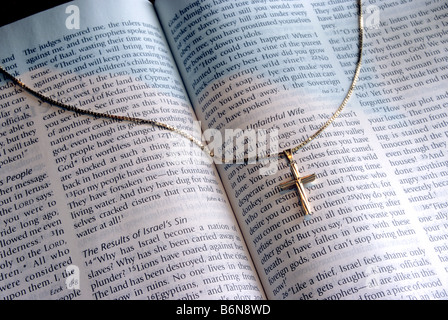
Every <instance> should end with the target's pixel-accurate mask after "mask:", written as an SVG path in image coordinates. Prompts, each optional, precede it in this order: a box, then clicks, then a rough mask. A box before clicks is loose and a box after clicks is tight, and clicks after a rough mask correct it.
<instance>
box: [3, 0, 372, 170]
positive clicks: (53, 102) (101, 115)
mask: <svg viewBox="0 0 448 320" xmlns="http://www.w3.org/2000/svg"><path fill="white" fill-rule="evenodd" d="M361 2H362V1H361V0H358V25H359V39H358V61H357V63H356V69H355V73H354V75H353V79H352V83H351V85H350V87H349V89H348V91H347V94H346V96H345V98H344V99H343V101H342V103H341V104H340V105H339V107H338V108H337V110H336V112H335V113H334V114H333V115H332V116H331V117H330V118H329V119H328V120H327V122H325V123H324V124H323V125H322V126H321V127H320V128H319V129H318V130H317V131H316V132H315V133H313V134H312V135H311V136H309V137H308V138H307V139H306V140H304V141H302V142H301V143H300V144H299V145H297V146H295V147H293V148H288V150H290V152H292V153H295V152H297V151H298V150H300V149H302V148H303V147H305V146H306V145H307V144H308V143H310V142H311V141H313V140H314V139H315V138H317V137H318V136H319V135H320V134H321V133H322V132H323V131H324V130H325V129H326V128H327V127H328V126H329V125H330V124H332V123H333V122H334V121H335V120H336V118H338V117H339V115H340V114H341V113H342V111H343V110H344V108H345V106H346V105H347V103H348V101H349V100H350V97H351V96H352V94H353V91H354V90H355V87H356V83H357V82H358V78H359V73H360V71H361V62H362V52H363V45H364V23H363V14H362V4H361ZM0 72H1V73H3V74H4V75H5V76H6V77H7V78H9V79H10V80H11V81H13V82H14V83H15V84H16V85H18V86H19V87H21V88H22V89H24V90H26V91H28V92H29V93H31V94H32V95H34V96H36V97H37V98H39V99H40V100H42V101H44V102H46V103H48V104H51V105H54V106H57V107H59V108H62V109H65V110H68V111H71V112H76V113H78V114H81V115H86V116H91V117H95V118H106V119H112V120H116V121H126V122H132V123H136V124H141V125H151V126H154V127H158V128H161V129H164V130H169V131H171V132H174V133H176V134H179V135H180V136H182V137H184V138H186V139H188V140H190V141H191V142H192V143H194V144H195V145H197V146H198V147H199V148H201V150H202V151H204V152H206V153H207V154H208V155H209V156H210V157H211V158H215V154H214V152H213V151H211V150H210V149H209V148H208V147H207V145H205V144H204V143H202V141H201V140H199V139H197V138H195V137H194V136H192V135H191V134H189V133H188V132H185V131H182V130H180V129H178V128H176V127H174V126H172V125H169V124H166V123H163V122H160V121H157V120H151V119H141V118H137V117H130V116H120V115H115V114H107V113H101V112H96V111H91V110H84V109H81V108H78V107H75V106H72V105H69V104H66V103H63V102H60V101H58V100H55V99H52V98H50V97H47V96H45V95H43V94H41V93H39V92H37V91H35V90H34V89H32V88H30V87H29V86H27V85H26V84H25V83H23V82H22V81H21V80H20V79H18V78H16V77H14V76H13V75H12V74H10V73H9V72H8V71H6V70H5V69H4V68H3V67H2V66H1V65H0ZM284 156H285V152H284V151H280V152H278V153H276V154H267V155H266V156H264V157H259V156H256V157H254V158H248V157H245V158H244V159H243V160H242V161H243V162H244V163H248V162H254V161H255V162H258V161H259V160H264V159H269V158H281V157H284ZM217 160H219V161H221V162H222V163H238V162H240V159H235V158H234V159H231V160H229V159H226V158H224V157H222V158H220V159H217Z"/></svg>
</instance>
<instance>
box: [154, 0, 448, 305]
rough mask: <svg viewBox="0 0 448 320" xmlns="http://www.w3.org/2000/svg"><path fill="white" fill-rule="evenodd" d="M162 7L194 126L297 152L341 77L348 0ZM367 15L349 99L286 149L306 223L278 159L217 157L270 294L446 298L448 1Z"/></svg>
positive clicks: (346, 61) (337, 97)
mask: <svg viewBox="0 0 448 320" xmlns="http://www.w3.org/2000/svg"><path fill="white" fill-rule="evenodd" d="M174 3H175V4H176V5H174ZM173 7H174V8H173ZM156 9H157V11H158V13H159V15H160V17H161V21H162V25H163V27H164V30H165V34H166V35H167V38H168V40H169V43H170V45H171V48H172V50H173V53H174V56H175V58H176V61H177V63H178V66H179V69H180V71H181V74H182V76H183V78H184V79H188V81H186V87H187V90H188V92H189V95H190V99H191V100H192V102H193V106H194V108H195V111H196V113H197V116H198V119H199V120H200V121H201V123H202V126H203V130H204V132H206V131H207V130H208V129H214V130H218V131H219V132H220V133H221V134H222V135H223V136H225V134H226V133H229V132H230V133H231V134H232V133H233V134H234V136H231V137H230V138H228V139H227V137H226V138H222V141H225V142H226V143H227V142H229V143H227V145H230V146H231V147H232V146H233V145H232V143H231V142H232V139H233V138H235V135H236V136H242V137H243V139H244V140H245V141H246V142H249V143H248V145H249V146H252V149H257V148H258V147H261V146H264V145H268V144H272V143H274V144H275V143H277V144H278V148H279V150H285V149H288V148H293V147H294V146H296V145H298V144H299V143H301V142H302V141H305V140H306V139H308V137H310V136H311V135H312V134H313V133H314V132H316V131H317V130H319V128H321V126H322V125H323V124H324V122H325V121H327V120H328V119H329V118H330V117H331V116H332V114H333V113H334V112H335V111H336V109H337V108H338V106H339V105H340V104H341V102H342V100H343V98H344V97H345V94H346V92H347V91H348V89H349V87H350V86H351V83H352V79H353V74H354V71H355V67H356V62H357V59H358V39H359V28H358V6H357V2H356V1H344V2H341V3H340V2H337V3H336V2H335V1H309V2H306V3H304V2H295V1H252V0H248V1H235V2H227V1H216V0H215V1H170V2H169V3H167V2H164V1H156ZM363 12H364V25H365V26H366V31H365V42H364V61H363V62H364V63H363V65H362V69H361V74H360V79H359V82H358V84H357V87H356V91H355V94H354V95H353V96H352V98H351V100H350V101H349V103H348V105H347V107H346V109H345V111H344V112H343V113H342V114H341V115H340V116H339V118H338V119H337V120H336V121H335V122H333V123H332V124H331V125H330V126H329V127H328V128H327V130H325V131H324V132H323V133H322V134H321V135H320V136H319V137H318V138H317V139H315V140H313V141H312V142H311V143H309V144H308V145H307V146H305V147H304V148H303V149H302V150H300V151H299V152H297V153H296V154H295V155H294V158H295V160H296V162H297V166H298V171H299V173H300V174H301V175H303V176H306V175H310V174H313V173H314V174H316V176H317V179H316V181H315V182H314V183H310V184H307V185H306V191H307V197H308V200H309V202H310V206H311V208H312V211H313V213H314V214H313V216H312V217H313V218H312V219H311V220H304V217H303V213H302V209H301V203H300V200H299V198H298V195H297V192H296V191H295V190H290V191H289V190H286V191H284V190H281V188H280V186H279V185H280V184H282V183H284V182H285V181H288V180H289V179H291V171H290V167H289V164H288V162H287V161H286V159H285V158H282V159H279V160H278V162H277V163H275V162H274V163H268V164H263V163H261V164H260V163H257V164H249V165H246V164H241V163H240V164H234V165H229V164H221V165H218V170H219V173H220V176H221V179H222V181H223V183H224V185H225V187H226V190H227V194H228V196H229V198H230V200H231V203H232V206H233V208H234V211H235V212H236V216H237V219H238V221H239V223H240V225H241V227H242V229H243V233H244V235H245V238H246V239H247V243H248V245H249V248H250V251H251V254H252V257H253V259H254V261H255V264H256V266H257V270H258V272H259V274H260V277H262V279H263V285H264V286H265V288H266V292H267V295H268V297H269V298H272V299H362V300H373V299H443V298H446V297H447V292H446V289H444V288H446V286H447V270H448V269H447V241H446V240H447V239H446V229H447V227H448V224H447V217H446V214H447V202H446V175H447V162H446V142H445V140H446V134H447V133H446V121H445V120H444V119H446V105H447V103H446V101H447V91H446V68H445V65H446V57H445V56H446V52H447V47H446V42H445V41H444V39H445V38H446V30H447V28H446V23H445V22H444V21H446V19H445V18H446V14H447V7H446V4H441V2H437V1H434V2H419V3H415V2H412V4H411V3H405V2H401V4H400V3H399V2H389V1H376V2H375V5H371V6H368V5H367V4H366V7H365V8H364V9H363ZM261 129H263V130H264V131H260V132H264V133H263V134H257V135H254V134H253V132H251V130H252V131H255V132H257V130H261ZM274 132H278V134H277V135H272V134H271V133H274ZM218 151H219V150H218ZM233 151H234V149H231V150H230V151H229V152H230V153H231V156H232V154H233V155H234V153H233ZM244 152H245V153H244ZM250 152H251V149H250V147H247V149H246V150H243V151H242V153H243V154H250ZM240 159H241V158H240Z"/></svg>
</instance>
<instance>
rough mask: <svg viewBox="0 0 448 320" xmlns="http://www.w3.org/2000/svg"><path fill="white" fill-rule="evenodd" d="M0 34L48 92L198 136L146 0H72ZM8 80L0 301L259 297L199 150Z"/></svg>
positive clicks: (12, 64)
mask: <svg viewBox="0 0 448 320" xmlns="http://www.w3.org/2000/svg"><path fill="white" fill-rule="evenodd" d="M78 19H79V20H78ZM0 38H1V39H2V46H1V48H0V61H1V64H2V66H4V67H5V68H6V69H7V71H8V72H9V73H12V74H13V75H14V76H16V77H19V78H20V79H21V80H22V81H23V82H24V83H26V84H27V85H29V86H30V87H31V88H33V89H35V90H37V91H38V92H39V93H41V94H43V95H46V96H50V97H52V98H54V99H56V100H59V101H61V102H63V103H66V104H69V105H74V106H77V107H79V108H85V109H89V110H94V111H98V112H102V113H108V114H118V115H125V116H133V117H139V118H145V119H155V120H158V121H160V122H163V123H166V124H169V125H173V126H175V127H177V128H179V129H181V130H184V131H186V132H190V133H192V134H195V131H194V130H193V128H194V121H195V115H194V113H193V111H192V108H191V105H190V103H189V100H188V97H187V94H186V92H185V90H184V87H183V84H182V80H181V78H180V77H179V75H178V72H177V68H176V65H175V63H174V61H173V59H172V56H171V53H170V51H169V48H168V46H167V44H166V41H165V38H164V35H163V33H162V31H161V28H160V26H159V23H158V19H157V16H156V14H155V12H154V9H153V7H152V5H151V4H150V3H149V2H147V1H114V2H113V6H111V5H110V2H109V1H76V2H71V3H70V5H68V4H67V5H61V6H59V7H56V8H53V9H51V10H49V11H46V12H43V13H40V14H38V15H36V16H32V17H30V18H27V19H24V20H21V21H19V22H16V23H14V24H12V25H8V26H5V27H3V28H1V29H0ZM0 80H1V81H0V89H1V92H0V94H1V105H0V112H1V117H0V118H1V126H0V128H1V129H0V133H1V139H0V141H1V142H0V143H1V145H2V150H1V152H0V170H1V171H0V172H1V178H0V202H1V209H0V210H1V211H0V212H1V214H0V216H1V229H0V230H1V239H0V256H1V261H2V263H1V270H0V277H1V278H0V280H1V282H0V290H1V292H0V296H1V298H2V299H6V300H9V299H75V298H83V299H150V300H156V299H157V300H159V299H160V300H162V299H185V300H192V299H212V298H213V299H219V298H223V297H226V298H231V299H261V298H263V293H262V290H261V287H260V286H259V282H258V280H257V276H256V273H255V272H254V268H253V265H252V262H251V260H250V258H248V257H249V255H248V253H247V249H246V246H245V244H244V241H243V239H242V235H241V233H240V232H239V229H238V226H237V222H236V221H235V219H234V216H233V214H232V210H231V208H230V205H229V202H228V199H227V197H226V195H225V193H224V191H223V188H222V185H221V182H220V180H219V177H218V174H217V172H216V170H215V167H214V165H212V164H211V163H210V161H208V159H207V158H206V156H205V154H204V153H203V152H202V151H201V150H200V149H199V148H198V147H196V146H191V145H189V143H187V142H188V140H186V139H184V138H182V137H180V136H179V135H176V134H174V133H172V132H170V131H167V130H161V129H158V128H155V127H151V126H141V125H135V124H133V123H131V122H118V121H115V120H110V119H100V118H93V117H89V116H83V115H79V114H76V113H71V112H69V111H66V110H64V109H59V108H56V107H52V106H50V105H48V104H45V103H43V102H42V101H40V100H39V99H37V98H36V97H34V96H32V95H30V94H29V93H27V92H25V91H24V90H23V89H20V88H19V87H17V86H14V85H13V84H12V82H11V81H10V80H7V79H5V78H4V77H1V79H0Z"/></svg>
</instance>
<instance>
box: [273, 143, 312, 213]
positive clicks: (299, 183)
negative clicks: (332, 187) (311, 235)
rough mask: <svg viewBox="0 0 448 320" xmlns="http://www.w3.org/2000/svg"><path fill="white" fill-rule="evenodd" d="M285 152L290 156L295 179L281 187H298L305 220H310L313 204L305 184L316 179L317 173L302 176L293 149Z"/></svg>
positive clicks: (286, 188) (284, 188)
mask: <svg viewBox="0 0 448 320" xmlns="http://www.w3.org/2000/svg"><path fill="white" fill-rule="evenodd" d="M284 153H285V155H286V157H287V158H288V161H289V165H290V167H291V172H292V177H293V179H292V180H290V181H287V182H284V183H282V184H281V185H280V188H281V189H282V190H289V189H291V188H293V187H297V192H298V193H299V196H300V203H301V204H302V208H303V212H304V213H305V220H310V219H311V214H312V213H311V206H310V204H309V202H308V199H307V198H306V194H305V187H304V185H305V184H308V183H310V182H313V181H314V180H316V174H314V173H313V174H310V175H309V176H305V177H300V175H299V168H298V166H297V162H296V161H295V160H294V158H293V157H292V151H291V150H285V151H284Z"/></svg>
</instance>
